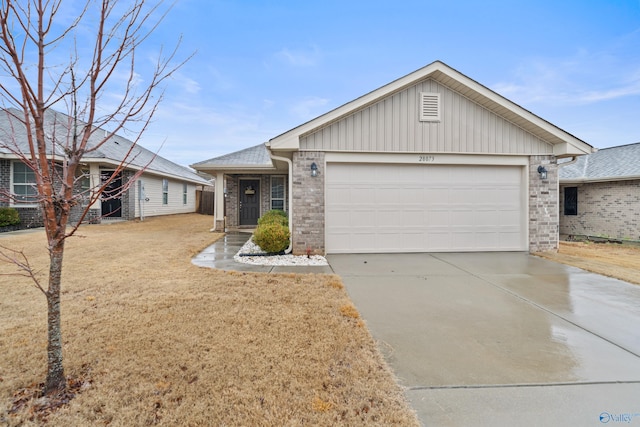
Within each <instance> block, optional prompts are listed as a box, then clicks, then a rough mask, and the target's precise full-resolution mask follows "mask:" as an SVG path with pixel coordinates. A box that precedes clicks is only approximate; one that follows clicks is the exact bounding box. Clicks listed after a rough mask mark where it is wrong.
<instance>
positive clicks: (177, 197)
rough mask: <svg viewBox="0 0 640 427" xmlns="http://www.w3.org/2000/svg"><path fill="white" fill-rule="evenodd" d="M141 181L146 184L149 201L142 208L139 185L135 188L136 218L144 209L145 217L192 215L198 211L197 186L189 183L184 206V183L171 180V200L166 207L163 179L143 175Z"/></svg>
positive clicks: (169, 199) (145, 188)
mask: <svg viewBox="0 0 640 427" xmlns="http://www.w3.org/2000/svg"><path fill="white" fill-rule="evenodd" d="M140 179H141V180H142V182H143V183H144V190H145V195H146V198H148V199H149V200H148V201H143V206H140V201H139V199H138V198H139V194H138V189H139V187H138V185H137V183H136V185H135V186H134V188H135V190H134V191H135V204H136V215H135V216H136V218H139V217H140V213H141V212H140V210H141V209H143V214H144V216H145V217H148V216H157V215H172V214H181V213H191V212H195V211H196V200H195V195H196V186H195V184H192V183H187V204H183V199H182V194H183V182H182V181H177V180H172V179H169V193H168V195H169V198H168V203H167V204H166V205H164V204H162V179H163V178H162V177H160V176H157V175H150V174H147V173H145V174H143V175H142V176H141V177H140Z"/></svg>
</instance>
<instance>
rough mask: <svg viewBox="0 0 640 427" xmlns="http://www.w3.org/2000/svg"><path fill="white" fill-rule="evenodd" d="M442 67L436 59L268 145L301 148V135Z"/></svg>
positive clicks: (292, 148) (284, 134) (275, 148)
mask: <svg viewBox="0 0 640 427" xmlns="http://www.w3.org/2000/svg"><path fill="white" fill-rule="evenodd" d="M441 67H446V65H444V64H443V63H442V62H439V61H436V62H433V63H431V64H429V65H427V66H426V67H423V68H421V69H419V70H417V71H414V72H413V73H411V74H407V75H406V76H404V77H401V78H399V79H397V80H394V81H393V82H391V83H388V84H386V85H384V86H382V87H380V88H378V89H376V90H374V91H372V92H369V93H367V94H366V95H363V96H361V97H359V98H356V99H354V100H353V101H350V102H347V103H346V104H343V105H342V106H340V107H338V108H336V109H334V110H331V111H329V112H328V113H325V114H323V115H322V116H319V117H317V118H315V119H313V120H311V121H308V122H306V123H304V124H302V125H300V126H298V127H296V128H293V129H291V130H290V131H288V132H285V133H283V134H281V135H279V136H276V137H275V138H273V139H271V140H270V141H269V144H268V146H269V147H270V148H272V149H273V150H298V149H300V136H301V135H304V134H306V133H309V132H311V131H313V130H315V129H318V128H321V127H324V126H326V125H328V124H329V123H332V122H334V121H336V120H338V119H340V118H342V117H344V116H347V115H349V114H351V113H353V112H354V111H357V110H359V109H362V108H364V107H365V106H367V105H370V104H374V103H375V102H377V101H379V100H380V99H382V98H384V97H386V96H388V95H389V94H391V93H394V92H396V91H398V90H401V89H402V88H404V87H406V86H410V85H412V84H414V83H415V82H417V81H419V80H422V79H424V78H426V77H428V76H429V75H430V74H432V73H433V72H435V71H437V70H438V69H439V68H441Z"/></svg>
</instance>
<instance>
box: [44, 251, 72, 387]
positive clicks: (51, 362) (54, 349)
mask: <svg viewBox="0 0 640 427" xmlns="http://www.w3.org/2000/svg"><path fill="white" fill-rule="evenodd" d="M63 254H64V240H62V241H61V242H58V243H57V244H55V245H54V246H53V248H52V249H51V251H50V253H49V257H50V261H51V262H50V264H49V289H48V290H47V333H48V344H47V380H46V382H45V385H44V389H43V393H44V394H45V395H47V394H52V393H56V392H60V391H63V390H64V389H65V387H66V379H65V376H64V367H63V365H62V329H61V325H60V284H61V276H62V256H63Z"/></svg>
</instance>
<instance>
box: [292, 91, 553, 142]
mask: <svg viewBox="0 0 640 427" xmlns="http://www.w3.org/2000/svg"><path fill="white" fill-rule="evenodd" d="M420 92H434V93H440V94H441V95H440V96H441V109H442V111H441V117H442V120H441V121H440V122H421V121H419V111H418V108H419V96H420ZM300 148H301V149H302V150H320V151H363V152H428V153H438V152H439V153H460V152H463V153H486V154H523V155H531V154H553V146H552V145H551V144H549V143H547V142H546V141H543V140H542V139H540V138H538V137H536V136H534V135H532V134H531V133H529V132H527V131H525V130H524V129H522V128H520V127H518V126H516V125H515V124H513V123H511V122H509V121H508V120H506V119H504V118H503V117H501V116H499V115H497V114H495V113H493V112H491V111H489V110H487V109H486V108H484V107H482V106H480V105H479V104H477V103H475V102H473V101H471V100H470V99H468V98H466V97H464V96H463V95H461V94H460V93H458V92H456V91H453V90H451V89H449V88H448V87H446V86H443V85H441V84H439V83H437V82H436V81H434V80H432V79H428V80H425V81H422V82H420V83H418V84H416V85H413V86H410V87H408V88H406V89H404V90H401V91H399V92H397V93H395V94H393V95H391V96H389V97H388V98H385V99H383V100H381V101H379V102H377V103H375V104H373V105H370V106H368V107H366V108H364V109H362V110H359V111H356V112H355V113H353V114H351V115H349V116H347V117H344V118H342V119H340V120H338V121H336V122H334V123H332V124H330V125H328V126H326V127H324V128H322V129H319V130H317V131H315V132H313V133H310V134H308V135H303V136H302V137H301V138H300Z"/></svg>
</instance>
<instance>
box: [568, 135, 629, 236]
mask: <svg viewBox="0 0 640 427" xmlns="http://www.w3.org/2000/svg"><path fill="white" fill-rule="evenodd" d="M560 200H562V205H561V206H560V234H561V235H568V236H587V237H604V238H612V239H618V240H631V241H640V143H637V144H630V145H622V146H619V147H611V148H604V149H601V150H599V151H597V152H595V153H593V154H589V155H588V156H581V157H578V158H577V159H576V160H575V161H574V162H568V163H565V164H560Z"/></svg>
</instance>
